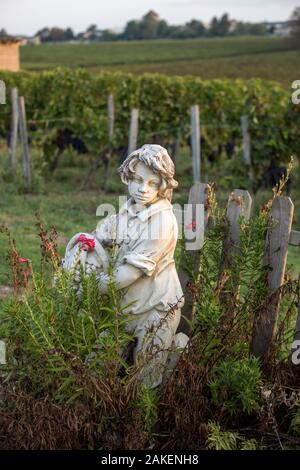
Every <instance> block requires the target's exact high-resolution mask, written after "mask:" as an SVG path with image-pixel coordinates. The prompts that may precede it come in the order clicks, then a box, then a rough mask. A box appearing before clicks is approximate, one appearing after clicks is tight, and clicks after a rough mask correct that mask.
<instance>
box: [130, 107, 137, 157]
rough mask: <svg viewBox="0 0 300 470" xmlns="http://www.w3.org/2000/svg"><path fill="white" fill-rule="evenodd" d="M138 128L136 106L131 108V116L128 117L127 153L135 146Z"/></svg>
mask: <svg viewBox="0 0 300 470" xmlns="http://www.w3.org/2000/svg"><path fill="white" fill-rule="evenodd" d="M138 128H139V110H138V108H133V109H132V110H131V117H130V128H129V143H128V155H130V154H131V153H132V152H133V151H134V150H135V149H136V147H137V138H138Z"/></svg>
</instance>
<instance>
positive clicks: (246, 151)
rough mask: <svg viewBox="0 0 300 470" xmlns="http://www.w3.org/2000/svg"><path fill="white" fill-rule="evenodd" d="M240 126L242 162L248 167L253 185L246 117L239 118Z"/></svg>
mask: <svg viewBox="0 0 300 470" xmlns="http://www.w3.org/2000/svg"><path fill="white" fill-rule="evenodd" d="M241 126H242V133H243V151H244V162H245V165H246V166H247V167H248V174H249V179H250V181H251V182H252V183H253V181H254V172H253V167H252V161H251V138H250V134H249V121H248V116H242V117H241Z"/></svg>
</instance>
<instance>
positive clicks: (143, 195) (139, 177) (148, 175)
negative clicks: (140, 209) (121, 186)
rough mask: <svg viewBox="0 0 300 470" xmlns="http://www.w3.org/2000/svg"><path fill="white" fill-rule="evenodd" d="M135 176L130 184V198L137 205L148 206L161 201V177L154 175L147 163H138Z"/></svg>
mask: <svg viewBox="0 0 300 470" xmlns="http://www.w3.org/2000/svg"><path fill="white" fill-rule="evenodd" d="M134 169H135V174H134V175H133V178H132V179H131V180H129V182H128V190H129V194H130V196H131V197H132V198H133V199H134V201H135V202H136V204H140V205H143V206H147V205H149V204H153V203H154V202H156V201H157V200H158V199H159V196H158V192H159V188H160V185H161V177H160V176H159V175H157V174H156V173H153V171H152V170H151V168H149V167H148V166H147V165H145V163H143V162H138V163H137V164H136V166H135V168H134Z"/></svg>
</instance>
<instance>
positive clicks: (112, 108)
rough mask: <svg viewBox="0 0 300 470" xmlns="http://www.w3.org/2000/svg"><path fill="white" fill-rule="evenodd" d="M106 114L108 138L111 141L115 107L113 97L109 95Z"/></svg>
mask: <svg viewBox="0 0 300 470" xmlns="http://www.w3.org/2000/svg"><path fill="white" fill-rule="evenodd" d="M107 114H108V137H109V140H110V141H111V140H112V138H113V135H114V123H115V105H114V97H113V95H109V96H108V98H107Z"/></svg>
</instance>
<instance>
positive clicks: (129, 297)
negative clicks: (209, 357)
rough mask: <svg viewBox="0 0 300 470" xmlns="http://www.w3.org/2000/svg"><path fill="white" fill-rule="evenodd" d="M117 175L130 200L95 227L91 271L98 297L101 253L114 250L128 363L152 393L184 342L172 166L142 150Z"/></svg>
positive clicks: (155, 150) (103, 277) (162, 155)
mask: <svg viewBox="0 0 300 470" xmlns="http://www.w3.org/2000/svg"><path fill="white" fill-rule="evenodd" d="M119 173H120V176H121V179H122V181H123V182H124V183H125V184H126V185H128V191H129V194H130V198H129V199H128V201H127V202H126V203H125V204H124V205H123V206H122V207H121V209H120V211H119V213H118V214H117V215H112V216H110V217H108V218H107V219H106V220H105V221H104V222H103V223H102V224H101V225H100V227H99V228H98V229H97V230H96V231H95V232H94V233H93V241H92V242H89V243H90V244H91V243H92V245H93V247H94V248H95V249H96V252H97V253H99V258H98V259H99V260H100V261H99V263H98V266H97V267H96V269H97V279H98V280H99V289H100V292H101V293H105V292H106V291H107V289H108V285H109V276H108V274H107V272H105V269H104V266H106V265H107V259H105V254H104V253H103V251H104V250H105V248H106V247H109V246H112V244H113V243H114V245H115V248H116V265H115V270H114V273H113V276H114V282H115V285H116V288H117V289H120V290H121V291H122V305H123V306H128V305H129V307H127V308H126V310H125V312H126V314H128V315H129V321H128V324H127V329H128V331H129V332H130V333H132V334H134V336H135V337H136V340H137V343H136V346H135V349H134V360H135V362H136V363H137V364H139V365H141V372H140V377H141V379H142V381H143V382H144V383H146V384H148V385H150V386H151V387H156V386H158V385H160V384H161V382H162V380H163V378H164V374H165V372H166V369H169V370H170V368H172V361H173V362H174V357H175V355H174V351H175V350H176V348H184V347H185V346H186V344H187V341H188V338H187V336H185V335H184V334H183V333H179V334H176V330H177V327H178V325H179V322H180V311H181V307H182V306H183V303H184V299H183V292H182V289H181V285H180V282H179V279H178V274H177V271H176V267H175V262H174V251H175V247H176V242H177V238H178V226H177V221H176V218H175V215H174V213H173V208H172V204H171V199H172V192H173V189H174V188H176V187H177V185H178V183H177V181H175V179H174V173H175V168H174V164H173V162H172V160H171V158H170V156H169V155H168V152H167V150H166V149H164V148H163V147H161V146H160V145H144V146H143V147H141V148H140V149H138V150H135V151H134V152H132V153H131V154H130V155H129V156H128V157H127V158H126V160H125V161H124V163H123V164H122V165H121V167H120V168H119ZM81 237H85V235H81ZM87 239H88V240H89V238H87ZM78 240H79V238H78V235H76V236H75V237H73V239H72V242H70V243H69V245H68V247H67V251H66V257H65V260H64V267H65V269H70V267H71V265H72V263H70V258H74V253H75V251H76V250H78V245H80V243H77V242H78ZM81 240H82V238H81ZM84 240H85V238H83V241H84ZM81 246H82V244H81ZM74 250H75V251H74ZM86 251H88V249H87V250H86ZM97 253H94V265H95V264H96V265H97V261H96V262H95V259H96V258H97ZM85 256H87V255H86V254H85ZM87 260H88V258H87V257H86V258H85V259H84V262H87ZM81 262H82V260H81ZM101 263H102V266H101ZM99 266H100V269H99ZM172 354H173V358H172ZM177 356H178V355H177ZM173 366H174V365H173Z"/></svg>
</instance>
